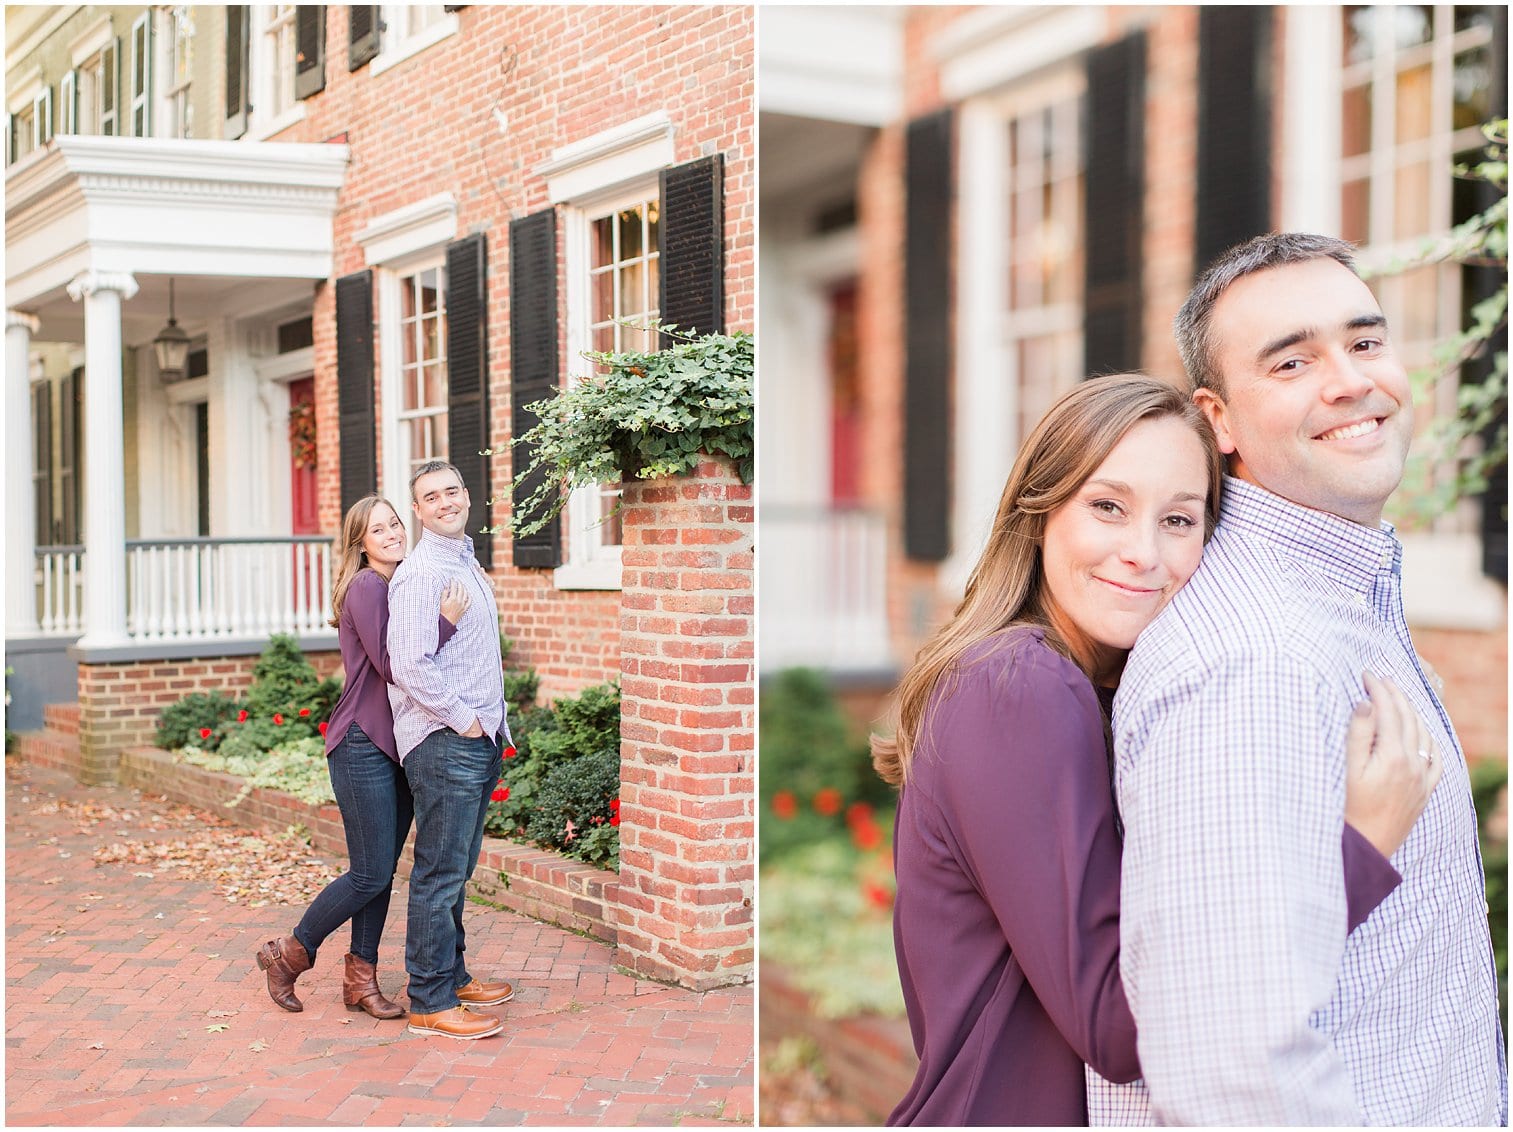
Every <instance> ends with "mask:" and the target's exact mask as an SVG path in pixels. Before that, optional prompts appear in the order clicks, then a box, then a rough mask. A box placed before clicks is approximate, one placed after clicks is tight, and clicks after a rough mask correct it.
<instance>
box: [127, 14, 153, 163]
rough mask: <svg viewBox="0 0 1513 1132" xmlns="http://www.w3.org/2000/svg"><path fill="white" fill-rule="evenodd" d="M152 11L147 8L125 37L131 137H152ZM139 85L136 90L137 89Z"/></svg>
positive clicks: (133, 22) (128, 130) (128, 122)
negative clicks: (128, 60)
mask: <svg viewBox="0 0 1513 1132" xmlns="http://www.w3.org/2000/svg"><path fill="white" fill-rule="evenodd" d="M152 16H153V10H152V9H151V8H149V9H148V10H147V11H145V12H143V13H142V14H141V15H140V16H138V17H137V18H136V19H135V20H133V21H132V24H131V34H130V36H129V37H128V39H127V49H126V54H127V57H128V58H129V59H130V61H131V65H130V66H129V67H128V68H127V72H126V107H127V123H126V124H127V132H128V134H129V136H131V137H134V138H150V137H152V118H153V115H152V77H153V71H154V67H153V58H152V46H153V38H154V37H153V34H152V33H153V19H152ZM138 87H141V90H140V91H139V90H138V89H137V88H138Z"/></svg>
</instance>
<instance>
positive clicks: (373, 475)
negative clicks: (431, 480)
mask: <svg viewBox="0 0 1513 1132" xmlns="http://www.w3.org/2000/svg"><path fill="white" fill-rule="evenodd" d="M336 403H337V413H338V416H339V429H338V434H339V435H340V437H341V509H342V513H343V514H345V513H346V510H347V508H348V507H350V506H352V504H353V503H355V502H356V501H357V500H358V499H359V498H361V497H362V496H364V495H367V494H368V493H369V492H372V491H376V490H377V488H378V458H377V446H376V444H375V443H374V438H373V272H372V271H359V272H356V273H355V274H353V275H344V276H342V277H341V278H340V279H338V280H337V281H336ZM404 493H405V485H404V484H399V485H392V484H391V485H390V488H389V494H390V495H391V496H393V495H403V494H404ZM396 506H398V507H400V508H401V509H403V507H404V504H403V503H400V502H397V501H396Z"/></svg>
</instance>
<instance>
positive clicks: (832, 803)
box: [814, 786, 841, 818]
mask: <svg viewBox="0 0 1513 1132" xmlns="http://www.w3.org/2000/svg"><path fill="white" fill-rule="evenodd" d="M814 812H815V813H817V814H823V815H825V817H827V818H833V817H834V816H835V815H836V814H838V813H840V812H841V792H840V791H839V790H837V789H836V788H835V787H834V786H826V787H825V788H824V789H822V790H820V791H819V793H817V794H815V796H814Z"/></svg>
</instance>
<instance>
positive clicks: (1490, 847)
mask: <svg viewBox="0 0 1513 1132" xmlns="http://www.w3.org/2000/svg"><path fill="white" fill-rule="evenodd" d="M1507 789H1508V765H1507V763H1506V762H1504V761H1503V760H1501V759H1483V760H1482V761H1480V762H1478V763H1473V764H1472V766H1471V797H1472V798H1473V799H1474V800H1475V802H1476V817H1477V825H1478V828H1479V829H1480V830H1481V863H1482V868H1483V869H1484V870H1485V871H1486V879H1487V923H1488V926H1490V927H1491V929H1492V951H1493V953H1494V955H1495V956H1496V958H1497V982H1498V987H1499V992H1500V993H1501V995H1502V999H1501V1001H1502V1004H1503V1007H1504V1009H1506V1008H1507V1005H1508V838H1507V834H1506V833H1504V834H1503V835H1502V836H1501V837H1491V836H1489V835H1488V833H1487V831H1488V829H1489V828H1490V826H1491V818H1492V814H1493V811H1495V810H1496V809H1497V807H1498V804H1499V803H1500V802H1501V801H1502V799H1503V797H1504V796H1505V795H1506V793H1507ZM1498 1018H1499V1019H1502V1018H1503V1012H1502V1011H1499V1012H1498ZM1504 1024H1505V1025H1506V1023H1504Z"/></svg>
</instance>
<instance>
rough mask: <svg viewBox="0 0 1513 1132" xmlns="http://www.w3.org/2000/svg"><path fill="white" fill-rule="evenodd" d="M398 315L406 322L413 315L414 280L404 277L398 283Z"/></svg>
mask: <svg viewBox="0 0 1513 1132" xmlns="http://www.w3.org/2000/svg"><path fill="white" fill-rule="evenodd" d="M399 317H400V318H402V319H404V320H405V321H406V322H408V321H410V319H412V318H414V317H415V281H414V280H413V279H406V280H405V281H404V282H402V283H401V284H400V285H399Z"/></svg>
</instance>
